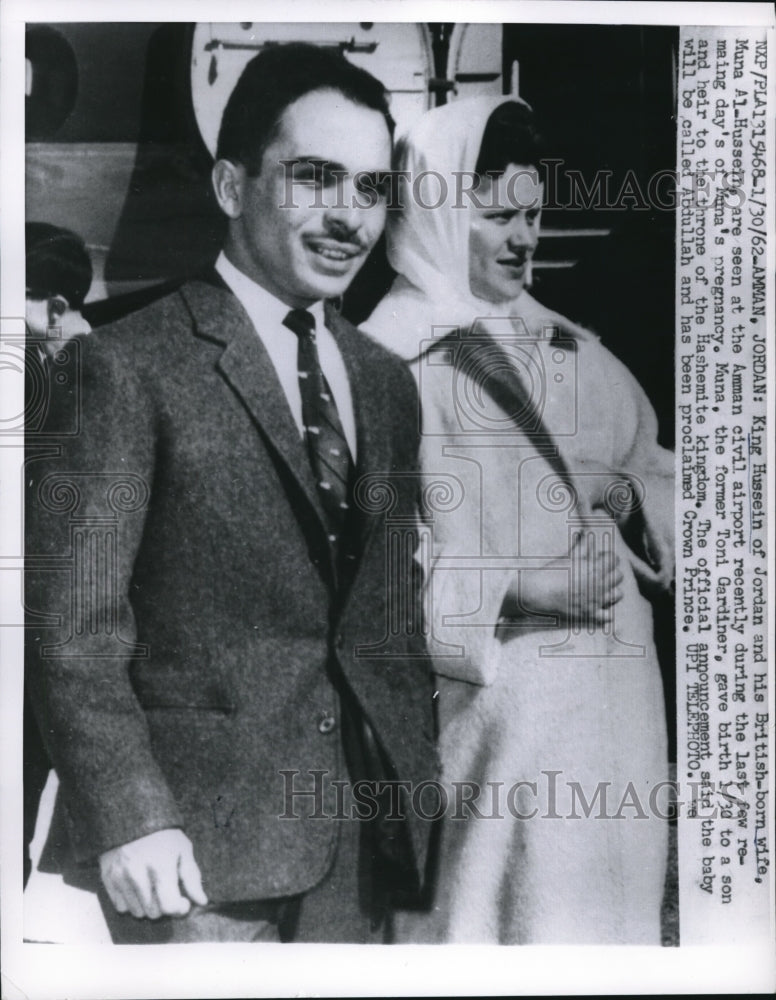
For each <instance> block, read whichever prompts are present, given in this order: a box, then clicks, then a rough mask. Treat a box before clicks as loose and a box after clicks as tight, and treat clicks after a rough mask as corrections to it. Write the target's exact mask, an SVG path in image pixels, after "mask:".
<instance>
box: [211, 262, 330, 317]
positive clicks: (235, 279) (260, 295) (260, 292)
mask: <svg viewBox="0 0 776 1000" xmlns="http://www.w3.org/2000/svg"><path fill="white" fill-rule="evenodd" d="M215 269H216V271H218V273H219V274H220V275H221V277H222V278H223V279H224V281H225V282H226V284H227V285H228V286H229V288H230V289H231V290H232V291H233V292H234V294H235V295H236V296H237V298H238V299H239V300H240V303H241V304H242V305H243V307H244V308H245V311H246V312H247V313H248V315H249V316H250V318H251V321H252V323H253V325H254V327H255V328H256V330H261V329H266V328H268V327H270V326H273V327H274V328H275V329H277V327H279V326H282V325H283V320H284V319H285V318H286V316H287V315H288V313H289V311H290V309H291V306H289V305H287V304H286V303H285V302H281V300H280V299H279V298H278V297H277V296H276V295H273V294H272V292H268V291H267V289H266V288H264V286H263V285H260V284H259V283H258V282H256V281H254V280H253V278H249V277H248V275H247V274H245V272H244V271H241V270H240V269H239V268H237V267H235V266H234V264H233V263H232V262H231V261H230V260H229V258H228V257H227V256H226V254H225V253H224V251H223V250H222V251H221V253H220V254H219V255H218V259H217V260H216V263H215ZM307 311H308V312H309V313H312V315H313V316H314V317H315V325H316V329H318V330H321V329H322V328H323V327H324V326H325V319H324V309H323V301H322V300H319V301H318V302H314V303H313V304H312V305H311V306H309V307H308V309H307Z"/></svg>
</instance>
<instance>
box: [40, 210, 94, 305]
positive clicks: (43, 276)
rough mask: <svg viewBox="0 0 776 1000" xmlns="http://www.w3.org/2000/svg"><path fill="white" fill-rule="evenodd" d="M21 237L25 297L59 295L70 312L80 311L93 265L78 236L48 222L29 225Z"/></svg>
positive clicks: (90, 281) (47, 297) (87, 289)
mask: <svg viewBox="0 0 776 1000" xmlns="http://www.w3.org/2000/svg"><path fill="white" fill-rule="evenodd" d="M24 237H25V242H26V266H27V297H28V298H30V299H37V300H43V299H49V298H51V297H52V296H53V295H61V296H63V297H64V298H65V299H67V302H68V305H69V306H70V308H71V309H80V308H81V306H82V305H83V304H84V299H85V298H86V295H87V293H88V291H89V288H90V286H91V283H92V262H91V260H90V259H89V253H88V251H87V249H86V246H85V245H84V241H83V240H82V239H81V237H80V236H78V235H77V234H76V233H74V232H71V230H69V229H62V228H61V227H60V226H53V225H51V224H50V223H48V222H28V223H27V225H26V226H25V227H24Z"/></svg>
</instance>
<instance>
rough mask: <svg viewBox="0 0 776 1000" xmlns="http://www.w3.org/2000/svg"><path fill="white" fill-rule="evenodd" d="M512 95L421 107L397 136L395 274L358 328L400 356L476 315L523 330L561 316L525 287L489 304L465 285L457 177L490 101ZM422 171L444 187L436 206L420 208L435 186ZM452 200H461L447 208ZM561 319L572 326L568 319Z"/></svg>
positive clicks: (464, 214)
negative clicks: (511, 321) (404, 176)
mask: <svg viewBox="0 0 776 1000" xmlns="http://www.w3.org/2000/svg"><path fill="white" fill-rule="evenodd" d="M514 101H515V98H510V97H472V98H465V99H463V100H460V101H453V102H452V103H450V104H445V105H443V106H442V107H440V108H434V109H433V110H432V111H428V112H426V114H424V115H423V116H422V117H421V118H419V119H418V120H417V121H416V122H415V123H414V124H413V125H412V127H411V128H410V129H409V131H408V132H407V133H406V134H405V135H404V136H403V137H402V138H401V139H400V140H399V142H398V145H397V163H396V169H397V170H401V171H407V172H408V175H409V179H408V180H407V182H405V184H404V186H403V187H402V189H401V197H402V201H401V208H400V209H399V210H396V211H394V212H393V213H391V215H390V216H389V219H388V227H387V230H386V240H387V250H388V260H389V262H390V264H391V266H392V267H393V269H394V270H395V271H396V272H397V275H398V276H397V278H396V280H395V281H394V283H393V285H392V287H391V290H390V291H389V292H388V294H387V295H386V297H385V298H384V299H383V300H382V301H381V302H380V303H379V305H378V306H377V308H376V309H375V311H374V312H373V313H372V315H371V316H370V317H369V319H368V320H367V322H366V323H364V324H363V327H362V328H363V329H364V330H366V332H367V333H369V334H371V335H372V336H373V337H375V338H376V339H378V340H380V341H381V342H382V343H384V344H385V346H386V347H389V348H391V350H393V351H395V352H396V353H397V354H399V355H401V356H402V357H404V358H406V359H408V360H409V359H412V358H416V357H417V356H418V355H419V354H421V353H422V352H423V349H424V347H423V344H424V341H425V342H428V341H429V340H430V339H431V338H433V337H435V336H438V335H439V334H443V333H446V332H449V330H450V328H451V327H468V326H470V325H471V324H472V323H473V322H474V320H476V319H478V318H487V317H496V316H497V317H502V316H518V315H519V316H520V317H521V318H522V319H523V321H524V322H526V323H527V324H528V326H529V329H531V328H536V327H539V326H541V324H542V323H543V322H547V319H548V317H554V318H555V319H556V321H561V317H556V315H555V314H554V313H550V312H549V310H547V309H545V308H544V307H543V306H541V305H540V304H539V303H538V302H537V301H536V300H535V299H534V298H533V297H532V296H530V295H529V294H528V293H527V292H525V291H523V292H522V293H521V294H520V295H519V296H518V298H516V299H513V300H511V301H509V302H503V303H495V302H487V301H485V300H484V299H479V298H477V297H476V296H475V295H473V294H472V292H471V291H470V288H469V229H470V225H471V211H470V210H469V208H468V207H466V206H468V205H469V204H470V201H469V199H468V197H467V196H466V195H465V194H463V195H462V196H460V197H458V195H459V193H460V191H461V185H462V184H463V186H464V187H469V188H470V187H471V178H472V176H473V174H474V168H475V166H476V164H477V159H478V157H479V153H480V147H481V145H482V137H483V134H484V132H485V126H486V125H487V123H488V119H489V118H490V116H491V114H492V113H493V112H494V111H495V110H496V108H498V107H501V105H503V104H509V103H514ZM518 103H521V104H524V103H525V102H523V101H519V102H518ZM518 166H519V164H518ZM425 171H428V172H432V171H433V172H435V173H436V174H438V175H441V177H442V178H444V182H445V184H446V186H447V198H446V200H445V201H444V203H443V204H441V205H440V206H439V207H438V208H432V207H424V205H433V204H434V203H435V202H436V201H437V200H438V199H439V197H440V195H441V193H442V192H441V191H440V186H441V185H440V182H439V181H438V180H437V179H436V178H434V177H432V176H430V175H429V176H428V177H426V178H425V179H423V180H421V177H422V175H423V173H424V172H425ZM467 175H468V176H467ZM413 185H415V189H413ZM418 194H420V197H418ZM456 203H457V204H458V205H459V206H462V207H453V206H454V205H455V204H456ZM518 300H519V307H518V305H517V303H518ZM562 323H563V326H564V329H567V330H568V329H569V328H572V329H573V324H569V322H568V320H562Z"/></svg>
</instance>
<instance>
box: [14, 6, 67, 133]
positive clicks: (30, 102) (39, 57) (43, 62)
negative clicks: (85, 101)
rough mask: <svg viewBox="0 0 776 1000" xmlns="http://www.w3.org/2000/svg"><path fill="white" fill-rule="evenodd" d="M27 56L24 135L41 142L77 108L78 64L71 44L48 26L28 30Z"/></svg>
mask: <svg viewBox="0 0 776 1000" xmlns="http://www.w3.org/2000/svg"><path fill="white" fill-rule="evenodd" d="M25 55H26V57H27V65H26V86H25V93H26V95H27V97H26V101H25V133H26V138H27V141H28V142H36V141H38V142H39V141H41V140H45V139H50V138H52V136H54V135H55V134H56V132H57V130H58V129H59V128H60V127H61V126H62V124H63V123H64V121H65V119H66V118H67V116H68V115H69V114H70V113H71V111H72V110H73V108H74V107H75V101H76V97H77V95H78V64H77V62H76V58H75V54H74V52H73V50H72V48H71V47H70V43H69V42H68V41H67V40H66V39H65V38H64V37H63V36H62V35H61V34H60V33H59V32H58V31H57V30H56V29H55V28H50V27H48V26H47V25H37V26H35V27H31V28H28V29H27V33H26V35H25Z"/></svg>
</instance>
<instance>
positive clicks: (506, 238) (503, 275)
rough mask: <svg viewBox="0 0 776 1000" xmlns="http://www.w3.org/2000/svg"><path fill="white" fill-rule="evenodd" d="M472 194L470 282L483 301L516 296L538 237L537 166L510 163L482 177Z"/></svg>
mask: <svg viewBox="0 0 776 1000" xmlns="http://www.w3.org/2000/svg"><path fill="white" fill-rule="evenodd" d="M475 194H476V202H473V203H472V205H471V207H470V212H471V226H470V229H469V287H470V289H471V291H472V293H473V294H474V295H476V296H477V297H478V298H480V299H485V300H486V301H488V302H505V301H507V300H509V299H514V298H517V296H518V295H519V294H520V292H521V291H522V290H523V286H524V284H525V277H526V271H527V267H528V262H529V261H530V259H531V257H532V256H533V252H534V250H535V249H536V244H537V242H538V239H539V213H540V211H541V206H542V195H543V187H542V183H541V181H540V179H539V172H538V171H537V170H536V168H535V167H521V166H518V165H517V164H514V163H510V165H509V166H508V167H507V168H506V170H505V171H504V173H503V174H501V176H500V177H497V178H494V179H491V178H487V177H484V178H482V180H481V182H480V186H479V187H478V188H477V190H476V192H475ZM477 203H479V204H477Z"/></svg>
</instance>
